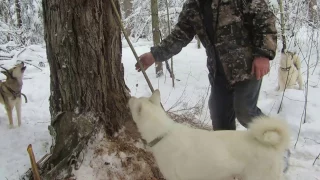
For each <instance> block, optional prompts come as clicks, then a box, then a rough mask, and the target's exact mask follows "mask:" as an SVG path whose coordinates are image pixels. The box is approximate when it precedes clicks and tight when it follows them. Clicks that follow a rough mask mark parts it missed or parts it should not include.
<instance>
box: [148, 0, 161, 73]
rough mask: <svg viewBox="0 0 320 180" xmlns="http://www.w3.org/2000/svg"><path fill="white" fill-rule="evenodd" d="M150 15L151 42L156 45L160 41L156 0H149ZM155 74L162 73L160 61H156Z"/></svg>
mask: <svg viewBox="0 0 320 180" xmlns="http://www.w3.org/2000/svg"><path fill="white" fill-rule="evenodd" d="M151 16H152V34H153V44H154V45H157V44H159V43H160V28H159V16H158V0H151ZM155 66H156V74H157V77H160V76H162V75H163V65H162V62H156V63H155Z"/></svg>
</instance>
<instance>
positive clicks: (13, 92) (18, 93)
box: [4, 84, 21, 98]
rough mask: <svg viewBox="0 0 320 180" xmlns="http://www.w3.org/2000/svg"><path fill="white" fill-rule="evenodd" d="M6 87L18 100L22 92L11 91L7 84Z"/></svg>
mask: <svg viewBox="0 0 320 180" xmlns="http://www.w3.org/2000/svg"><path fill="white" fill-rule="evenodd" d="M4 86H5V87H6V88H7V89H8V91H9V92H10V93H11V94H12V95H13V96H14V97H15V98H17V97H18V96H20V95H21V91H18V92H16V91H15V90H13V89H11V88H10V87H8V86H7V85H6V84H4Z"/></svg>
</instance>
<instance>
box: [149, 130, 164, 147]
mask: <svg viewBox="0 0 320 180" xmlns="http://www.w3.org/2000/svg"><path fill="white" fill-rule="evenodd" d="M166 135H167V133H165V134H163V135H162V136H158V137H156V138H155V139H154V140H152V141H151V142H149V143H148V146H149V147H153V146H155V145H156V144H158V143H159V142H160V141H161V140H162V139H163V138H164V137H165V136H166Z"/></svg>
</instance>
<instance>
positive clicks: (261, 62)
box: [251, 57, 270, 80]
mask: <svg viewBox="0 0 320 180" xmlns="http://www.w3.org/2000/svg"><path fill="white" fill-rule="evenodd" d="M269 71H270V62H269V59H268V58H265V57H256V58H255V59H254V60H253V63H252V71H251V74H255V75H256V78H257V79H258V80H260V79H262V77H263V76H264V75H266V74H268V72H269Z"/></svg>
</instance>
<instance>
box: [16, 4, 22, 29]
mask: <svg viewBox="0 0 320 180" xmlns="http://www.w3.org/2000/svg"><path fill="white" fill-rule="evenodd" d="M14 4H15V9H16V15H17V26H18V27H19V28H21V27H22V19H21V6H20V1H19V0H15V1H14Z"/></svg>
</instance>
